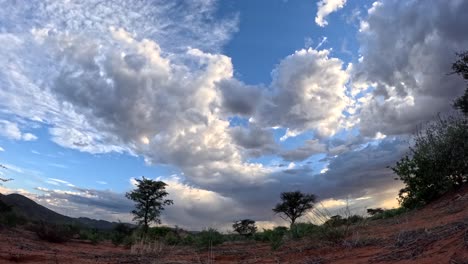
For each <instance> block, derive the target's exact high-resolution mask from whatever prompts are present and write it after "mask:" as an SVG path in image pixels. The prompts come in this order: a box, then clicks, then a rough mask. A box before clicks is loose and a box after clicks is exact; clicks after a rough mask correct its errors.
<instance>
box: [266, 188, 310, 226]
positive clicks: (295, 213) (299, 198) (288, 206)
mask: <svg viewBox="0 0 468 264" xmlns="http://www.w3.org/2000/svg"><path fill="white" fill-rule="evenodd" d="M316 199H317V198H316V197H315V195H314V194H304V193H301V192H300V191H295V192H283V193H281V203H278V204H277V205H276V206H275V208H273V212H275V213H276V214H279V215H280V217H281V218H283V219H285V220H287V221H289V222H290V223H291V228H292V227H293V226H294V223H296V220H297V219H298V218H299V217H301V216H303V215H304V214H305V213H306V212H307V211H309V210H311V209H312V208H314V205H315V202H316Z"/></svg>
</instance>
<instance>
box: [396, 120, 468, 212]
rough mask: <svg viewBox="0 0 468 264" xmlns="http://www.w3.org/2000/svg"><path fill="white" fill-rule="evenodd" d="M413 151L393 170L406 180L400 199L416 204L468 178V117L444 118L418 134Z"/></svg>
mask: <svg viewBox="0 0 468 264" xmlns="http://www.w3.org/2000/svg"><path fill="white" fill-rule="evenodd" d="M414 141H415V144H414V146H413V147H411V148H410V153H409V155H407V156H405V157H403V158H402V159H401V160H400V161H398V162H397V163H396V165H395V166H394V167H392V170H393V171H394V172H395V173H396V174H397V175H398V177H399V179H400V180H402V181H403V183H404V184H405V187H404V188H403V189H401V190H400V193H399V201H400V203H401V205H402V206H403V207H405V208H416V207H419V206H422V205H424V204H427V203H428V202H430V201H432V200H434V199H436V198H438V197H440V196H441V195H442V194H444V193H445V192H447V191H449V190H453V189H456V188H459V187H461V186H462V185H464V184H466V183H467V181H468V163H467V162H466V160H468V119H466V118H463V117H448V118H441V117H439V119H438V120H436V121H434V122H432V123H429V124H428V125H427V127H426V128H425V129H424V130H423V131H420V132H418V133H417V134H416V136H415V138H414Z"/></svg>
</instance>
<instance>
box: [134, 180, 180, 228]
mask: <svg viewBox="0 0 468 264" xmlns="http://www.w3.org/2000/svg"><path fill="white" fill-rule="evenodd" d="M136 181H137V184H136V189H135V190H133V191H131V192H128V193H126V194H125V196H126V197H127V198H128V199H130V200H132V201H134V202H135V203H136V204H135V210H133V211H132V213H133V215H134V218H133V220H134V221H135V220H136V221H138V224H139V225H142V226H143V231H144V232H145V233H146V231H147V230H148V226H149V224H150V223H151V222H155V223H158V224H160V223H161V219H160V218H159V217H160V215H161V211H163V210H164V206H166V205H171V204H173V202H172V200H165V199H164V197H166V196H167V195H168V194H169V193H167V192H166V186H167V184H166V183H164V182H162V181H154V180H151V179H147V178H145V177H143V178H142V179H141V180H140V179H136Z"/></svg>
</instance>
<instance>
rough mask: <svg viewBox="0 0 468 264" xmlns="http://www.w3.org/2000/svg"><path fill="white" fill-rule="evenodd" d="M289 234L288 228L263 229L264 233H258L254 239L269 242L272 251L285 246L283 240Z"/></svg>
mask: <svg viewBox="0 0 468 264" xmlns="http://www.w3.org/2000/svg"><path fill="white" fill-rule="evenodd" d="M287 233H288V228H287V227H284V226H277V227H275V228H274V229H263V232H260V233H256V234H255V235H254V236H253V238H254V239H255V240H256V241H261V242H268V243H269V244H270V246H271V249H272V250H277V249H278V248H280V247H281V245H282V244H283V238H284V236H285V235H286V234H287Z"/></svg>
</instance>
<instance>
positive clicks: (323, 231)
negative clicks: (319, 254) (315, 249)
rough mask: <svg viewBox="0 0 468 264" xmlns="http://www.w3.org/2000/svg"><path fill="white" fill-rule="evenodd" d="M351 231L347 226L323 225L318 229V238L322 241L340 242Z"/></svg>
mask: <svg viewBox="0 0 468 264" xmlns="http://www.w3.org/2000/svg"><path fill="white" fill-rule="evenodd" d="M348 233H349V229H348V228H347V227H346V226H330V225H325V224H324V225H321V226H320V228H319V229H318V232H317V234H318V238H319V239H320V240H322V241H327V242H331V243H334V244H336V243H339V242H341V241H343V240H344V239H345V238H346V237H347V236H348Z"/></svg>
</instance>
